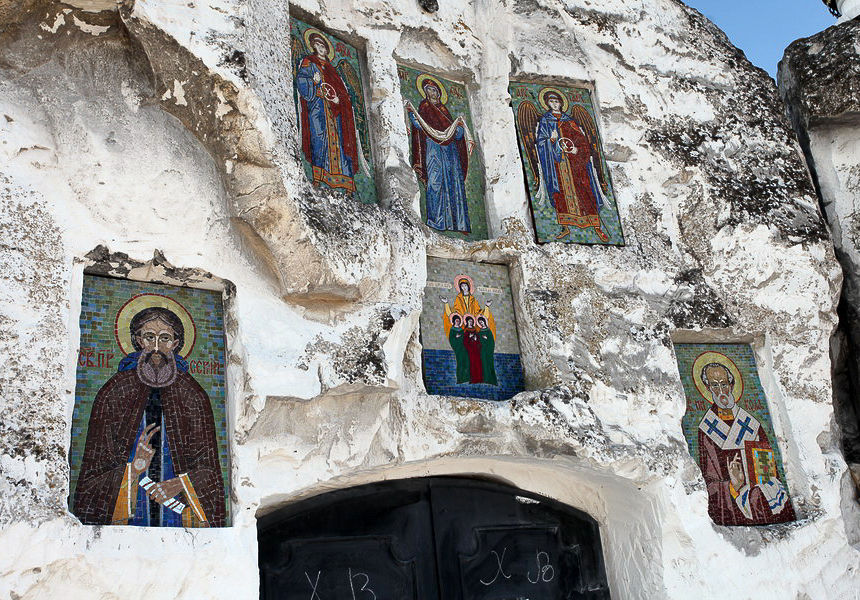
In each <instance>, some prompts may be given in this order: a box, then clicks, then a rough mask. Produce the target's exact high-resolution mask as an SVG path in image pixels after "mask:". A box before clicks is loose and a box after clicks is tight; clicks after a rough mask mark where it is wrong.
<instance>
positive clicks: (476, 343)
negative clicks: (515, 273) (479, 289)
mask: <svg viewBox="0 0 860 600" xmlns="http://www.w3.org/2000/svg"><path fill="white" fill-rule="evenodd" d="M454 284H455V288H456V289H457V290H458V291H459V293H458V294H457V297H456V298H455V299H454V305H453V307H452V306H451V305H450V304H449V303H448V299H447V298H441V300H442V305H443V310H442V327H443V328H444V330H445V337H447V338H448V343H449V344H451V349H452V350H453V351H454V356H455V358H456V361H457V383H488V384H490V385H499V382H498V378H497V377H496V365H495V352H496V350H495V348H496V320H495V318H494V317H493V313H492V311H491V310H490V304H492V300H487V301H486V302H485V303H484V306H483V307H482V306H481V303H480V302H478V300H477V299H476V298H475V296H474V294H473V293H472V292H473V290H474V289H475V283H474V282H473V281H472V278H471V277H469V276H468V275H458V276H457V277H456V278H455V280H454Z"/></svg>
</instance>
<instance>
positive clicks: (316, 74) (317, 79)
mask: <svg viewBox="0 0 860 600" xmlns="http://www.w3.org/2000/svg"><path fill="white" fill-rule="evenodd" d="M320 81H322V75H320V72H319V71H314V83H319V82H320Z"/></svg>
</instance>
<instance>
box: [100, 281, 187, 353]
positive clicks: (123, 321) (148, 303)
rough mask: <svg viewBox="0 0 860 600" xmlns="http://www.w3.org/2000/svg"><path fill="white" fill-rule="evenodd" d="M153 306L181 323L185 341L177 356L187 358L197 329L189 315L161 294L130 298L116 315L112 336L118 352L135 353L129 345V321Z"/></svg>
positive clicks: (182, 307) (173, 301)
mask: <svg viewBox="0 0 860 600" xmlns="http://www.w3.org/2000/svg"><path fill="white" fill-rule="evenodd" d="M154 306H160V307H161V308H166V309H168V310H169V311H170V312H172V313H173V314H175V315H176V316H177V317H179V320H180V321H182V326H183V327H184V328H185V339H184V340H183V344H182V347H181V348H180V349H179V354H180V355H181V356H182V358H188V355H189V354H191V349H192V348H194V342H196V341H197V327H196V326H195V325H194V319H192V318H191V313H189V312H188V311H187V310H186V309H185V307H184V306H182V305H181V304H180V303H179V302H177V301H176V300H174V299H173V298H168V297H167V296H162V295H161V294H138V295H136V296H132V297H131V299H130V300H129V301H128V302H126V303H125V304H123V305H122V308H120V309H119V311H118V312H117V313H116V321H115V322H114V335H115V336H116V343H117V344H119V348H120V350H122V352H123V354H131V353H132V352H134V351H135V349H134V344H132V343H131V330H130V328H129V326H130V325H131V320H132V319H133V318H134V316H135V315H136V314H137V313H139V312H140V311H142V310H143V309H145V308H152V307H154Z"/></svg>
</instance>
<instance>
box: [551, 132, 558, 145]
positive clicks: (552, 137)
mask: <svg viewBox="0 0 860 600" xmlns="http://www.w3.org/2000/svg"><path fill="white" fill-rule="evenodd" d="M557 139H558V131H556V130H553V132H552V133H551V134H549V140H550V141H551V142H554V141H556V140H557Z"/></svg>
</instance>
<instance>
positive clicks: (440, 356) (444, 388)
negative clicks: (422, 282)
mask: <svg viewBox="0 0 860 600" xmlns="http://www.w3.org/2000/svg"><path fill="white" fill-rule="evenodd" d="M427 280H428V281H427V286H426V287H425V288H424V304H423V307H422V312H421V343H422V345H423V347H424V350H423V363H424V384H425V386H426V388H427V392H428V393H430V394H439V395H446V396H465V397H470V398H484V399H487V400H505V399H507V398H510V397H512V396H514V395H516V394H518V393H519V392H521V391H523V389H524V382H523V369H522V364H521V363H520V347H519V338H518V336H517V327H516V321H515V317H514V307H513V300H512V296H511V282H510V276H509V274H508V268H507V267H506V266H504V265H490V264H482V263H472V262H467V261H462V260H449V259H442V258H428V259H427Z"/></svg>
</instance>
